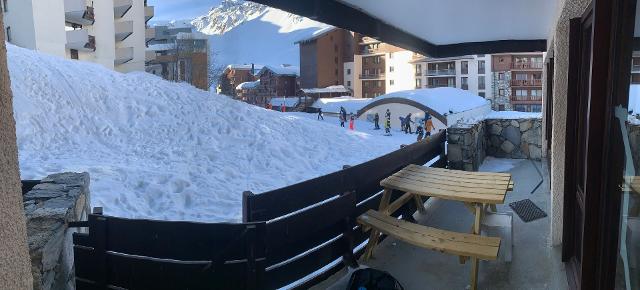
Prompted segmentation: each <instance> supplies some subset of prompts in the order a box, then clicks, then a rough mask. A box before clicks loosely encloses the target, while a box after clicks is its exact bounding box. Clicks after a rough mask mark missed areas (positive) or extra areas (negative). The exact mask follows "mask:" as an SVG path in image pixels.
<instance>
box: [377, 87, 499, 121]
mask: <svg viewBox="0 0 640 290" xmlns="http://www.w3.org/2000/svg"><path fill="white" fill-rule="evenodd" d="M390 98H401V99H407V100H410V101H413V102H416V103H419V104H422V105H424V106H426V107H429V108H431V109H433V110H434V111H436V112H437V113H439V114H441V115H449V114H455V113H460V112H464V111H468V110H471V109H474V108H477V107H482V106H485V105H487V104H488V103H489V101H488V100H487V99H485V98H483V97H481V96H478V95H475V94H473V93H471V92H469V91H467V90H462V89H457V88H433V89H417V90H406V91H398V92H393V93H389V94H386V95H382V96H379V97H376V98H373V100H372V101H371V105H375V103H376V102H378V101H382V100H384V99H390Z"/></svg>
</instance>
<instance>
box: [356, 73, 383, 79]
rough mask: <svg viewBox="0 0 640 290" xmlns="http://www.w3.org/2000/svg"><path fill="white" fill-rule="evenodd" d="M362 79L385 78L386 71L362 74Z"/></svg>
mask: <svg viewBox="0 0 640 290" xmlns="http://www.w3.org/2000/svg"><path fill="white" fill-rule="evenodd" d="M359 77H360V79H361V80H381V79H384V73H369V74H360V75H359Z"/></svg>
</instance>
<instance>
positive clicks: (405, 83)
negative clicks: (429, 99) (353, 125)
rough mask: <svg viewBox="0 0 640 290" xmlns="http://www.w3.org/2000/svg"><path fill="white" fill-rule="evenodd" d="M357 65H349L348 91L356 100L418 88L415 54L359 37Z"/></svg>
mask: <svg viewBox="0 0 640 290" xmlns="http://www.w3.org/2000/svg"><path fill="white" fill-rule="evenodd" d="M354 39H355V42H356V45H357V47H356V49H355V52H354V61H353V62H345V64H344V77H345V81H344V83H345V87H347V88H349V89H351V90H352V91H353V96H354V97H356V98H374V97H377V96H380V95H384V94H387V93H391V92H395V91H400V90H409V89H413V88H414V80H413V77H412V76H413V71H414V68H413V64H411V60H412V58H413V52H411V51H408V50H405V49H402V48H399V47H397V46H393V45H390V44H387V43H384V42H381V41H379V40H377V39H375V38H371V37H368V36H364V35H362V34H359V33H356V34H355V35H354Z"/></svg>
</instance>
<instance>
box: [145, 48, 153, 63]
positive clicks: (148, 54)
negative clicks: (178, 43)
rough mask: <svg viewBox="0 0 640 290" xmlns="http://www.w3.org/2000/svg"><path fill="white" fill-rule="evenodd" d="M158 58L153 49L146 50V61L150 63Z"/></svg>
mask: <svg viewBox="0 0 640 290" xmlns="http://www.w3.org/2000/svg"><path fill="white" fill-rule="evenodd" d="M155 60H156V52H155V51H152V50H147V51H145V52H144V62H145V63H149V62H152V61H155Z"/></svg>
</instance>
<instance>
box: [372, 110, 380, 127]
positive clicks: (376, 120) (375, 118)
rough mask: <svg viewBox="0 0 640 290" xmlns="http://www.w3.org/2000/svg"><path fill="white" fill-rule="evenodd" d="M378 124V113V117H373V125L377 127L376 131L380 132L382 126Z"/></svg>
mask: <svg viewBox="0 0 640 290" xmlns="http://www.w3.org/2000/svg"><path fill="white" fill-rule="evenodd" d="M378 122H380V115H378V113H376V115H375V116H373V123H374V125H375V128H374V130H380V124H379V123H378Z"/></svg>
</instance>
